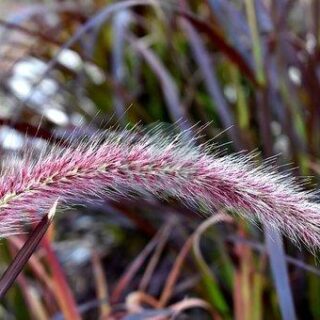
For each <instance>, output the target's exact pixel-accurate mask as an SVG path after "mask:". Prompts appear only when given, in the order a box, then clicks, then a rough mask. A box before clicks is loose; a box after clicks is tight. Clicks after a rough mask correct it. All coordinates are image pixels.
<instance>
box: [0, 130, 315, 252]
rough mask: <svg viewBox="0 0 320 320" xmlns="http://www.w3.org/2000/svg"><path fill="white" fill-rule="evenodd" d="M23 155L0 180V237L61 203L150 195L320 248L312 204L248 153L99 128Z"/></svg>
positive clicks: (310, 198)
mask: <svg viewBox="0 0 320 320" xmlns="http://www.w3.org/2000/svg"><path fill="white" fill-rule="evenodd" d="M30 159H32V157H31V156H30V155H29V156H26V157H24V160H23V161H22V162H21V163H20V165H18V166H13V167H12V168H9V169H6V170H4V172H3V173H2V175H1V178H0V219H1V220H0V236H2V237H4V236H6V235H8V234H12V233H17V232H20V231H21V230H22V225H23V224H24V223H25V222H33V221H38V220H40V219H41V217H42V216H43V215H44V214H45V213H47V212H48V210H49V209H50V207H52V205H53V203H54V202H55V201H56V200H57V198H59V203H60V204H62V205H69V204H76V203H82V202H83V201H90V200H92V199H94V200H95V199H98V198H99V197H100V198H105V197H109V198H114V197H129V196H130V197H132V196H140V197H142V196H144V195H145V194H152V195H154V196H156V197H159V198H167V197H175V198H177V199H179V200H181V201H182V202H183V203H185V204H186V205H189V206H193V207H196V208H200V207H201V208H206V210H207V211H208V212H210V210H212V209H215V208H217V207H221V206H222V207H225V208H227V209H232V210H235V211H236V212H238V213H240V214H241V215H243V216H244V217H246V218H248V219H250V220H253V221H256V220H260V221H262V222H264V223H265V224H268V225H270V226H272V227H274V228H277V229H280V230H281V231H283V232H284V233H285V234H286V235H287V236H289V237H290V238H292V239H293V240H297V239H300V240H302V241H303V242H304V243H306V244H307V245H308V246H309V247H310V248H316V247H318V246H319V245H320V232H319V231H320V205H319V204H317V203H315V201H314V193H313V192H305V191H303V190H302V188H301V186H300V184H299V183H297V182H296V181H295V180H294V179H293V178H290V177H289V176H288V174H280V173H276V172H275V171H274V170H273V169H271V168H270V167H268V166H257V165H256V163H255V161H253V159H252V156H251V157H249V156H243V155H239V154H236V155H226V156H221V155H218V154H216V153H214V152H212V148H210V146H209V145H208V144H205V145H201V146H195V144H194V142H193V141H192V140H189V141H188V142H186V140H185V139H183V138H182V137H181V135H176V136H172V135H171V136H168V135H166V134H163V133H161V132H156V133H155V132H153V133H150V132H144V133H141V132H138V131H137V130H131V131H123V132H105V133H104V134H99V135H96V136H95V137H91V138H90V140H89V141H82V142H81V143H78V144H77V145H75V144H74V143H71V144H70V147H65V146H63V147H54V148H52V149H51V150H50V151H49V152H43V154H42V155H41V156H40V157H38V159H37V160H30Z"/></svg>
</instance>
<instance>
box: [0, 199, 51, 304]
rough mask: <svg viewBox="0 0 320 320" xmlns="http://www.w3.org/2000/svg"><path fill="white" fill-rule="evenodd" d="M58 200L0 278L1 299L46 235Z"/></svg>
mask: <svg viewBox="0 0 320 320" xmlns="http://www.w3.org/2000/svg"><path fill="white" fill-rule="evenodd" d="M56 206H57V202H55V204H54V205H53V207H52V208H51V210H50V211H49V213H48V214H47V215H45V216H44V217H43V218H42V220H41V221H40V222H39V223H38V225H37V226H36V228H35V229H34V230H33V231H32V233H31V235H30V237H29V238H28V240H27V241H26V242H25V244H24V245H23V247H22V248H21V249H20V251H19V252H18V253H17V255H16V257H15V258H14V260H13V261H12V263H11V264H10V265H9V267H8V268H7V269H6V271H5V272H4V274H3V275H2V277H1V279H0V299H3V298H4V296H5V295H6V293H7V291H8V290H9V289H10V288H11V286H12V284H13V282H14V281H15V280H16V278H17V277H18V275H19V274H20V272H21V271H22V269H23V268H24V266H25V265H26V263H27V262H28V260H29V258H30V257H31V255H32V254H33V252H34V251H35V250H36V248H37V246H38V245H39V243H40V241H41V239H42V238H43V236H44V235H45V233H46V231H47V230H48V227H49V225H50V223H51V221H52V219H53V216H54V214H55V211H56Z"/></svg>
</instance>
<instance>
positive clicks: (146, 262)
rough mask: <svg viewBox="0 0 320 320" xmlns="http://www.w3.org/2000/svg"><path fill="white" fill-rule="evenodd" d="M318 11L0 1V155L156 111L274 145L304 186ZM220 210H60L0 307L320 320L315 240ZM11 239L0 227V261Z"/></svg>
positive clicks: (315, 120) (318, 169)
mask: <svg viewBox="0 0 320 320" xmlns="http://www.w3.org/2000/svg"><path fill="white" fill-rule="evenodd" d="M319 16H320V2H319V1H318V0H299V1H292V0H206V1H192V0H190V1H186V0H177V1H171V0H170V1H155V0H149V1H147V0H123V1H113V2H112V1H107V0H95V1H93V0H86V1H85V0H73V1H58V0H56V1H53V0H51V1H6V0H2V1H1V2H0V40H1V41H0V57H1V58H0V125H1V126H0V148H1V157H2V160H3V161H2V163H3V166H6V165H12V160H10V159H12V157H13V156H14V157H17V158H19V156H21V155H22V154H23V153H24V151H25V150H27V149H30V148H32V149H34V150H35V152H34V154H35V156H36V155H37V152H41V150H43V148H45V147H46V146H47V145H48V144H54V143H57V142H61V141H62V142H63V140H64V139H65V138H66V137H67V136H69V135H73V136H75V137H79V138H83V137H88V138H89V139H90V135H92V134H93V133H94V132H96V130H100V129H107V128H115V127H119V128H124V127H129V128H130V127H131V126H134V125H135V124H137V123H139V124H140V125H142V126H149V127H153V126H154V125H155V123H159V122H161V123H162V122H163V123H167V124H168V125H164V126H163V127H164V130H166V131H168V132H170V131H172V130H178V129H179V130H185V129H188V128H191V127H192V128H194V129H193V130H194V131H195V128H197V127H200V126H203V125H205V126H204V127H203V129H202V137H201V140H203V141H206V140H208V139H211V138H214V142H215V143H217V144H220V145H223V147H222V149H225V150H224V152H234V151H235V152H239V151H244V152H250V151H252V150H259V151H260V154H259V158H260V159H263V158H269V157H272V156H274V155H277V156H276V158H275V159H274V160H273V162H274V163H276V164H277V165H278V166H279V170H288V167H287V166H285V165H286V164H290V170H291V172H292V174H293V175H297V176H298V175H307V176H312V178H310V179H309V181H308V182H307V185H306V187H307V188H309V187H312V186H316V187H317V184H318V181H319V179H318V177H319V176H320V162H319V155H320V148H319V145H320V144H319V143H320V130H319V129H320V108H319V101H320V90H319V89H320V87H319V81H320V65H319V61H320V22H319ZM170 123H176V125H175V128H176V129H173V128H172V127H171V126H170V125H169V124H170ZM232 217H234V219H233V221H230V220H228V219H227V218H226V216H225V213H224V212H217V213H216V214H215V215H214V216H213V218H210V219H209V220H205V219H204V217H202V216H200V215H199V214H197V212H192V211H190V210H188V209H186V208H185V207H183V206H182V205H181V204H179V203H176V202H174V201H170V202H168V203H162V202H159V201H157V200H155V199H153V198H150V199H147V200H143V201H142V200H140V199H139V200H136V201H134V200H125V201H124V200H121V201H109V200H106V201H105V202H103V204H97V205H92V206H90V207H88V208H84V207H77V208H72V209H70V210H68V212H65V213H63V214H60V215H58V217H57V219H56V220H55V223H54V225H52V227H51V229H50V231H49V233H48V234H47V236H46V238H45V239H44V240H43V242H42V244H41V246H40V247H39V248H38V250H37V252H35V253H34V255H33V257H32V258H31V259H30V261H29V263H28V265H27V266H26V268H25V271H24V272H23V274H22V275H21V276H20V277H19V278H18V280H17V282H16V285H15V286H14V287H13V288H12V289H11V290H10V291H9V293H8V295H7V296H6V298H5V299H4V301H2V303H1V306H0V319H37V320H38V319H39V320H44V319H55V320H58V319H67V320H75V319H172V318H174V317H175V318H177V319H238V320H247V319H252V320H256V319H257V320H258V319H282V318H283V319H288V320H292V319H295V318H298V319H320V280H319V279H320V278H319V275H320V269H318V267H317V253H315V254H310V253H309V252H308V251H307V250H306V248H297V247H296V246H295V245H293V244H292V243H291V242H290V240H288V239H282V237H281V236H280V235H279V234H277V233H276V232H275V231H273V230H268V229H265V228H264V226H262V225H258V226H253V225H251V224H247V223H245V222H244V221H242V220H241V219H238V218H237V217H236V215H234V216H233V215H232ZM220 220H222V221H220ZM223 221H224V222H223ZM25 239H26V235H21V236H12V237H10V238H9V239H8V240H2V245H1V246H0V254H1V259H0V260H1V261H0V263H1V264H0V269H1V271H3V270H5V268H6V266H7V265H8V263H9V262H10V261H11V260H12V257H13V256H14V255H15V253H16V252H17V250H18V248H20V247H21V246H22V244H23V243H24V241H25Z"/></svg>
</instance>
